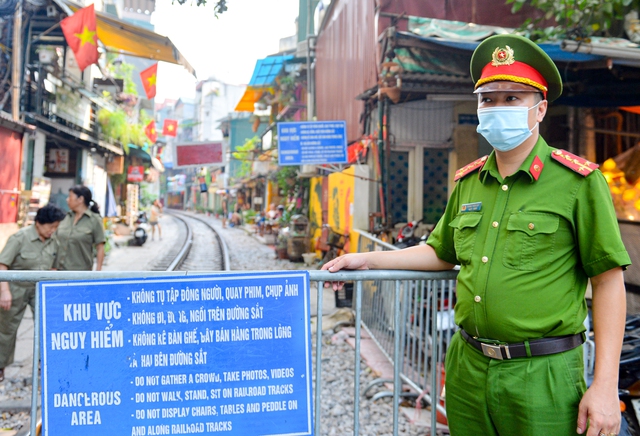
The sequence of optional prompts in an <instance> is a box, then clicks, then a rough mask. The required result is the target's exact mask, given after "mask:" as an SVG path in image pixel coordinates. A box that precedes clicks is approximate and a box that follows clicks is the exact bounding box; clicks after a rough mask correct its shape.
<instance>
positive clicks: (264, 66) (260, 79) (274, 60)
mask: <svg viewBox="0 0 640 436" xmlns="http://www.w3.org/2000/svg"><path fill="white" fill-rule="evenodd" d="M291 59H293V55H288V56H271V57H268V58H264V59H259V60H258V62H256V67H255V68H254V70H253V76H252V77H251V81H250V82H249V86H254V87H257V88H260V87H265V86H271V85H273V82H274V80H276V77H277V76H278V74H280V71H282V67H283V66H284V63H285V62H286V61H288V60H291Z"/></svg>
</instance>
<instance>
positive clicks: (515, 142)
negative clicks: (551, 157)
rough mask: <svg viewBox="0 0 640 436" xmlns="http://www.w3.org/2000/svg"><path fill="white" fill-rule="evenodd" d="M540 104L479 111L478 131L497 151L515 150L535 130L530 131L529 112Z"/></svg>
mask: <svg viewBox="0 0 640 436" xmlns="http://www.w3.org/2000/svg"><path fill="white" fill-rule="evenodd" d="M540 103H542V102H541V101H540V102H538V104H536V105H535V106H533V107H519V106H515V107H514V106H499V107H491V108H486V109H478V121H479V122H480V124H479V125H478V128H477V129H476V130H477V132H478V133H479V134H481V135H482V136H484V137H485V139H486V140H487V141H488V142H489V144H491V146H492V147H493V148H495V149H496V150H498V151H509V150H513V149H514V148H516V147H517V146H519V145H520V144H522V143H523V142H524V141H526V140H527V139H528V138H529V137H530V136H531V133H532V131H533V129H531V130H530V129H529V111H530V110H531V109H535V108H536V107H538V105H539V104H540ZM537 125H538V123H536V126H537ZM536 126H534V127H533V128H534V129H535V128H536Z"/></svg>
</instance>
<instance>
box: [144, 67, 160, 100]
mask: <svg viewBox="0 0 640 436" xmlns="http://www.w3.org/2000/svg"><path fill="white" fill-rule="evenodd" d="M157 78H158V64H154V65H152V66H150V67H149V68H147V69H146V70H144V71H141V72H140V80H142V86H144V92H145V93H146V94H147V98H148V99H149V100H151V99H152V98H153V97H155V96H156V80H157Z"/></svg>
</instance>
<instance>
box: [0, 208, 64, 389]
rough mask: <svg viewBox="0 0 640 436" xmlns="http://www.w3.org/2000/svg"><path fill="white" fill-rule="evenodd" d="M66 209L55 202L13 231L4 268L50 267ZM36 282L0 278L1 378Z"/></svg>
mask: <svg viewBox="0 0 640 436" xmlns="http://www.w3.org/2000/svg"><path fill="white" fill-rule="evenodd" d="M64 216H65V215H64V212H63V211H62V210H60V209H59V208H58V207H57V206H54V205H53V204H48V205H46V206H45V207H43V208H41V209H39V210H38V212H37V213H36V218H35V223H34V224H33V225H32V226H29V227H24V228H22V229H20V230H18V232H16V233H14V234H13V235H11V237H10V238H9V240H8V241H7V244H6V245H5V247H4V249H3V250H2V252H1V253H0V271H2V270H40V271H42V270H50V269H51V267H52V266H53V262H54V260H55V256H56V251H57V243H56V241H55V239H53V238H51V235H53V232H55V231H56V228H57V227H58V225H59V224H60V221H62V220H63V219H64ZM35 300H36V285H35V283H30V282H11V285H9V283H8V282H0V381H3V380H4V368H5V367H6V366H7V365H9V364H11V363H12V362H13V356H14V353H15V349H16V334H17V332H18V327H19V326H20V322H21V321H22V317H23V315H24V311H25V310H26V309H27V305H29V306H31V311H32V313H33V312H34V310H35Z"/></svg>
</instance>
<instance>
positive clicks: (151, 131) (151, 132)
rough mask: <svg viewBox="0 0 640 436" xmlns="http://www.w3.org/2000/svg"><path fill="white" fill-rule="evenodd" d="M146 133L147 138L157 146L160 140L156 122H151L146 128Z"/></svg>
mask: <svg viewBox="0 0 640 436" xmlns="http://www.w3.org/2000/svg"><path fill="white" fill-rule="evenodd" d="M144 133H145V134H146V135H147V138H149V140H150V141H151V143H152V144H155V143H156V141H157V140H158V132H157V131H156V122H155V121H153V120H152V121H151V122H149V124H147V127H145V128H144Z"/></svg>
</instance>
